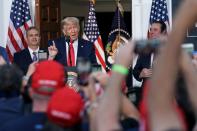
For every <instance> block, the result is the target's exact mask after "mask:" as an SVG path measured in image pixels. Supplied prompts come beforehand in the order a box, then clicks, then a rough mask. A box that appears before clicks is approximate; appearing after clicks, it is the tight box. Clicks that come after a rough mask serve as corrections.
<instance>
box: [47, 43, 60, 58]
mask: <svg viewBox="0 0 197 131" xmlns="http://www.w3.org/2000/svg"><path fill="white" fill-rule="evenodd" d="M48 51H49V58H48V60H53V59H54V58H55V56H56V55H57V53H58V49H57V48H56V46H55V42H54V41H53V45H51V46H49V47H48Z"/></svg>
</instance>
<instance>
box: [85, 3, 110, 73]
mask: <svg viewBox="0 0 197 131" xmlns="http://www.w3.org/2000/svg"><path fill="white" fill-rule="evenodd" d="M83 38H84V39H87V40H89V41H90V42H92V43H94V47H95V54H96V58H97V63H98V64H100V65H101V66H102V69H103V71H105V68H106V64H105V53H104V48H103V43H102V39H101V36H100V33H99V28H98V25H97V20H96V15H95V8H94V4H93V1H90V4H89V13H88V19H87V21H86V23H85V27H84V35H83Z"/></svg>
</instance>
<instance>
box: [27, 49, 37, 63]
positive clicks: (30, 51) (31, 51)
mask: <svg viewBox="0 0 197 131" xmlns="http://www.w3.org/2000/svg"><path fill="white" fill-rule="evenodd" d="M28 50H29V53H30V55H31V59H32V60H33V57H34V55H33V52H36V56H37V59H38V51H39V47H38V49H36V50H32V49H31V48H29V47H28Z"/></svg>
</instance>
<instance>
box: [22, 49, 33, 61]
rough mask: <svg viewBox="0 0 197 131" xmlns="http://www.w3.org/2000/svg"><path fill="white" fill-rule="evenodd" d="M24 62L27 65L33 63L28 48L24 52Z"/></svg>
mask: <svg viewBox="0 0 197 131" xmlns="http://www.w3.org/2000/svg"><path fill="white" fill-rule="evenodd" d="M24 60H25V61H27V63H32V62H33V60H32V58H31V55H30V52H29V49H28V48H27V49H26V50H25V59H24Z"/></svg>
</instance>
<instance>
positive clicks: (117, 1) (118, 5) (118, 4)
mask: <svg viewBox="0 0 197 131" xmlns="http://www.w3.org/2000/svg"><path fill="white" fill-rule="evenodd" d="M116 3H117V7H118V10H120V0H116ZM118 42H119V43H120V12H119V11H118Z"/></svg>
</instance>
